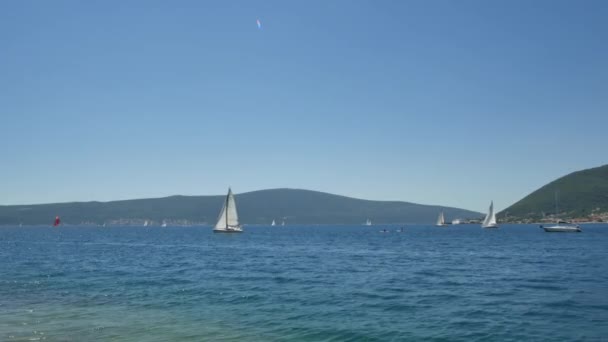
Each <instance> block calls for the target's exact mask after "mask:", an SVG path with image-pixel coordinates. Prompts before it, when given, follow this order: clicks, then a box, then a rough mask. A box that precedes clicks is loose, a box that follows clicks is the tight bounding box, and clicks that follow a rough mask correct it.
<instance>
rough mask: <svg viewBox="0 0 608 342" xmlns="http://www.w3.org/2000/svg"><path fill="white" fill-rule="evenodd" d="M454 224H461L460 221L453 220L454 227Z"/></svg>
mask: <svg viewBox="0 0 608 342" xmlns="http://www.w3.org/2000/svg"><path fill="white" fill-rule="evenodd" d="M454 224H460V219H453V220H452V225H454Z"/></svg>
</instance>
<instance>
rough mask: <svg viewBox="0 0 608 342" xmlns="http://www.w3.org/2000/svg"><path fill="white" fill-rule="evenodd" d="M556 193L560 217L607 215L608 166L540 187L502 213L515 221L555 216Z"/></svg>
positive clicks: (574, 174)
mask: <svg viewBox="0 0 608 342" xmlns="http://www.w3.org/2000/svg"><path fill="white" fill-rule="evenodd" d="M556 193H557V198H558V201H557V202H558V206H559V214H560V215H561V216H564V217H580V216H587V215H589V214H591V213H592V212H593V211H595V212H598V211H600V212H605V211H608V165H604V166H600V167H596V168H592V169H587V170H582V171H577V172H573V173H571V174H569V175H567V176H564V177H561V178H559V179H557V180H554V181H553V182H551V183H549V184H547V185H545V186H543V187H541V188H540V189H538V190H536V191H534V192H532V193H531V194H529V195H528V196H526V197H524V198H523V199H521V200H520V201H518V202H517V203H515V204H513V205H512V206H510V207H509V208H507V209H505V210H504V211H503V213H504V212H507V213H508V215H509V216H510V217H511V216H515V217H522V218H523V217H540V216H542V213H543V212H544V213H545V214H554V213H555V196H556Z"/></svg>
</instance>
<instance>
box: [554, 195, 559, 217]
mask: <svg viewBox="0 0 608 342" xmlns="http://www.w3.org/2000/svg"><path fill="white" fill-rule="evenodd" d="M557 192H558V190H555V218H556V219H557V216H558V214H559V209H558V206H557V199H558V197H557Z"/></svg>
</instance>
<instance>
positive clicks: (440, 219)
mask: <svg viewBox="0 0 608 342" xmlns="http://www.w3.org/2000/svg"><path fill="white" fill-rule="evenodd" d="M435 225H436V226H437V227H445V226H447V224H446V223H445V218H444V217H443V211H442V212H440V213H439V216H438V217H437V223H436V224H435Z"/></svg>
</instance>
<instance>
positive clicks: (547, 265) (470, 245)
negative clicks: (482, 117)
mask: <svg viewBox="0 0 608 342" xmlns="http://www.w3.org/2000/svg"><path fill="white" fill-rule="evenodd" d="M384 227H385V226H372V227H356V226H308V227H307V226H299V227H261V226H260V227H253V226H252V227H246V232H245V233H243V234H238V235H236V234H234V235H231V234H213V233H212V232H211V229H210V228H209V227H168V228H159V227H156V228H128V227H110V228H90V227H89V228H87V227H61V228H59V229H53V228H47V227H23V228H19V227H4V228H0V277H1V278H0V340H2V341H31V340H46V341H408V340H427V341H601V340H608V226H599V225H589V226H584V232H583V233H578V234H560V233H545V232H543V231H542V230H541V229H539V228H537V227H535V226H525V225H505V226H502V227H501V228H500V229H497V230H483V229H481V228H480V227H479V226H478V225H475V226H473V225H460V226H453V227H448V228H436V227H432V226H405V232H403V233H397V232H396V231H395V230H396V227H389V229H390V230H391V232H389V233H379V231H378V230H379V229H381V228H384Z"/></svg>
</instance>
